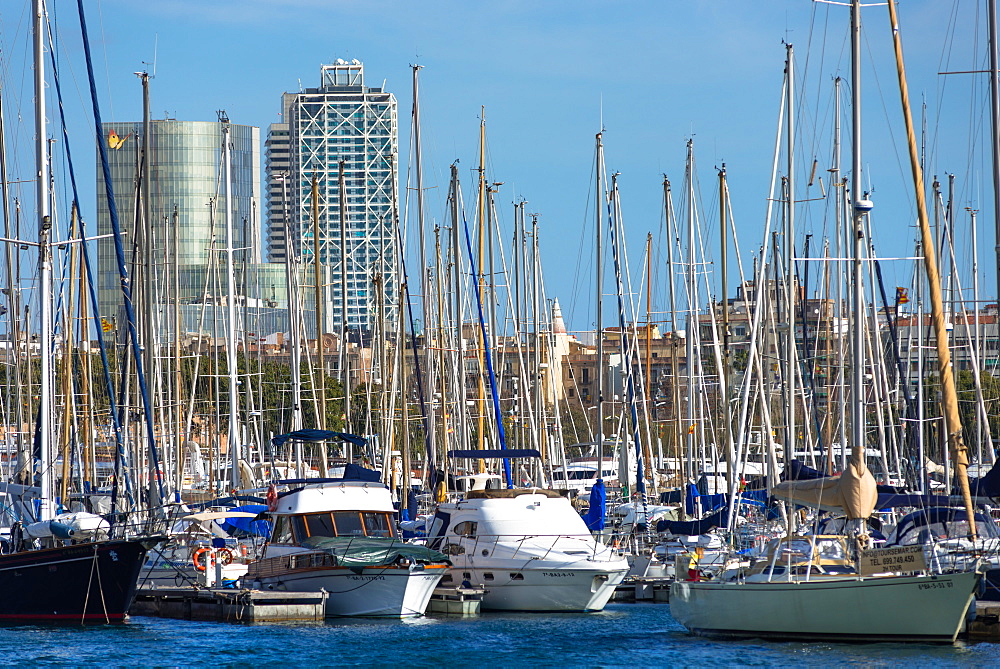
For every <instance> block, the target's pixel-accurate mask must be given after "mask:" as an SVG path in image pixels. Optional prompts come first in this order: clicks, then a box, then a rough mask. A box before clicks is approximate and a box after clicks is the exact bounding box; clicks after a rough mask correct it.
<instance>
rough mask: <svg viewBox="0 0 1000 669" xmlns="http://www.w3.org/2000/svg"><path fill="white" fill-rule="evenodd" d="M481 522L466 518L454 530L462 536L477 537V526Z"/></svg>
mask: <svg viewBox="0 0 1000 669" xmlns="http://www.w3.org/2000/svg"><path fill="white" fill-rule="evenodd" d="M478 525H479V523H476V522H473V521H471V520H466V521H463V522H461V523H458V524H457V525H455V527H454V528H453V529H452V531H453V532H454V533H455V534H457V535H458V536H460V537H475V536H476V527H477V526H478Z"/></svg>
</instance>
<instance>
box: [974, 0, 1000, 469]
mask: <svg viewBox="0 0 1000 669" xmlns="http://www.w3.org/2000/svg"><path fill="white" fill-rule="evenodd" d="M986 11H987V14H988V17H987V24H988V25H989V38H990V131H991V136H990V139H991V141H990V150H991V152H992V154H993V165H992V167H993V219H994V222H995V223H994V225H995V227H994V230H995V232H996V236H995V238H994V239H995V240H996V256H997V270H998V271H997V298H998V299H1000V83H998V80H997V77H998V76H1000V72H998V70H1000V57H998V52H1000V47H998V45H997V2H996V0H987V3H986ZM976 308H977V309H978V308H979V307H978V306H977V307H976ZM991 452H992V451H991Z"/></svg>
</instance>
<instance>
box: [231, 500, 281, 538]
mask: <svg viewBox="0 0 1000 669" xmlns="http://www.w3.org/2000/svg"><path fill="white" fill-rule="evenodd" d="M230 511H244V512H246V513H262V512H264V511H267V504H244V505H243V506H236V507H233V508H232V509H230ZM219 525H220V526H221V527H222V529H224V530H225V531H226V532H229V533H230V534H232V533H233V531H234V530H237V531H240V532H245V533H247V534H253V535H255V536H258V537H269V536H271V521H269V520H257V519H256V518H247V517H239V516H237V517H233V518H226V519H225V520H223V521H222V522H221V523H219Z"/></svg>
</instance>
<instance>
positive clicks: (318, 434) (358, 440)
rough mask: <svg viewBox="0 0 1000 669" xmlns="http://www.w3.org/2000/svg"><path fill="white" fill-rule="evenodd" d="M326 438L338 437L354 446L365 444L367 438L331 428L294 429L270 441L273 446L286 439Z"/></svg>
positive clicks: (311, 440) (280, 443)
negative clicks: (334, 430)
mask: <svg viewBox="0 0 1000 669" xmlns="http://www.w3.org/2000/svg"><path fill="white" fill-rule="evenodd" d="M327 439H340V440H341V441H346V442H349V443H351V444H354V445H355V446H367V445H368V440H367V439H365V438H364V437H359V436H358V435H356V434H348V433H346V432H333V431H331V430H315V429H308V430H296V431H295V432H289V433H288V434H279V435H278V436H276V437H273V438H272V439H271V443H272V444H274V445H275V446H281V445H282V444H284V443H285V442H286V441H290V440H295V441H305V442H313V441H326V440H327Z"/></svg>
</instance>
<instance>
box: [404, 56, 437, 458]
mask: <svg viewBox="0 0 1000 669" xmlns="http://www.w3.org/2000/svg"><path fill="white" fill-rule="evenodd" d="M411 67H412V68H413V163H414V176H415V177H416V187H417V232H418V234H419V243H420V300H421V303H422V305H423V308H422V310H421V313H423V318H424V360H425V364H424V368H425V369H426V370H427V373H426V375H425V376H424V378H423V379H421V381H423V382H424V384H425V388H426V389H427V393H426V394H427V396H428V397H430V402H429V403H428V404H427V405H426V411H427V425H428V427H429V429H428V433H427V448H428V453H427V463H428V467H431V466H433V465H434V463H435V462H436V459H437V448H436V445H435V444H436V441H437V436H436V429H435V423H436V422H437V421H436V420H435V416H434V386H435V384H434V346H432V342H431V333H432V332H433V330H432V329H431V312H432V308H431V306H432V301H431V297H430V283H429V281H428V277H427V246H426V243H425V241H424V172H423V155H422V153H421V150H420V88H419V85H418V80H419V77H418V75H417V73H418V72H419V71H420V69H421V68H422V67H423V66H422V65H413V66H411ZM438 317H439V318H440V314H439V315H438ZM414 336H416V333H414Z"/></svg>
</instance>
